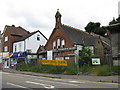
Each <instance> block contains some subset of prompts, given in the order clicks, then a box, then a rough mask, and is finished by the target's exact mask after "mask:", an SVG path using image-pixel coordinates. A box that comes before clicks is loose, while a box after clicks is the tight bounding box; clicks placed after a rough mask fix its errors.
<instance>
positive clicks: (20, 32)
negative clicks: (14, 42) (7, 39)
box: [3, 25, 29, 36]
mask: <svg viewBox="0 0 120 90" xmlns="http://www.w3.org/2000/svg"><path fill="white" fill-rule="evenodd" d="M4 32H5V33H9V34H14V35H19V36H23V35H25V34H28V33H29V32H28V31H27V30H25V29H24V28H22V27H20V26H19V27H15V26H14V25H12V26H8V25H6V26H5V29H4ZM4 32H3V34H4Z"/></svg>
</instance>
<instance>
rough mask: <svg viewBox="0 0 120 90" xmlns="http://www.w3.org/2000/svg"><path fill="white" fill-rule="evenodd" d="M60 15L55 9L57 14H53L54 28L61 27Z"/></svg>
mask: <svg viewBox="0 0 120 90" xmlns="http://www.w3.org/2000/svg"><path fill="white" fill-rule="evenodd" d="M61 16H62V15H61V14H60V12H59V9H57V12H56V14H55V19H56V24H55V28H60V26H61Z"/></svg>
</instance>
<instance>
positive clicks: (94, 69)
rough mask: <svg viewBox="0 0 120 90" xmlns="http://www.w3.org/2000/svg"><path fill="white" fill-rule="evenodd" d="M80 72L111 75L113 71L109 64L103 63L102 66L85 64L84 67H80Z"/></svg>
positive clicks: (93, 74)
mask: <svg viewBox="0 0 120 90" xmlns="http://www.w3.org/2000/svg"><path fill="white" fill-rule="evenodd" d="M80 72H82V73H83V74H84V73H88V74H89V75H92V76H109V75H111V72H110V71H109V66H108V65H102V66H86V65H84V66H83V67H82V68H80Z"/></svg>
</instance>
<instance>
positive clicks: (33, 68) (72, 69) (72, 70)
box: [17, 64, 77, 75]
mask: <svg viewBox="0 0 120 90" xmlns="http://www.w3.org/2000/svg"><path fill="white" fill-rule="evenodd" d="M17 70H20V71H29V72H37V73H50V74H70V75H75V74H77V70H76V66H75V65H69V66H67V67H66V66H51V65H31V64H21V65H20V67H18V68H17Z"/></svg>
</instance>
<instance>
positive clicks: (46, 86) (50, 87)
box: [26, 81, 55, 89]
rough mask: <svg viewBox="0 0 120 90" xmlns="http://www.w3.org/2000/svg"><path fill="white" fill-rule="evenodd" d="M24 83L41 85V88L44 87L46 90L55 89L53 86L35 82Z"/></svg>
mask: <svg viewBox="0 0 120 90" xmlns="http://www.w3.org/2000/svg"><path fill="white" fill-rule="evenodd" d="M26 83H30V84H36V85H41V86H44V88H47V89H53V88H55V86H53V85H47V84H42V83H37V82H31V81H26Z"/></svg>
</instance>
